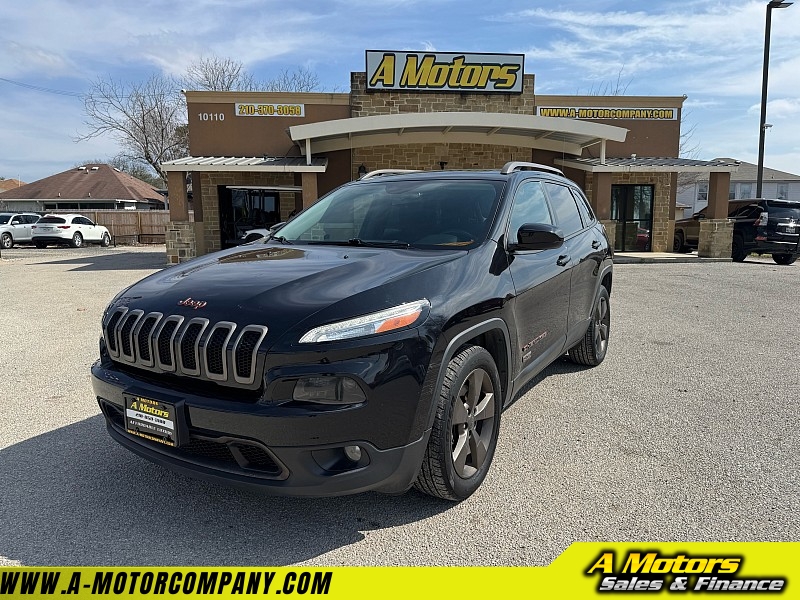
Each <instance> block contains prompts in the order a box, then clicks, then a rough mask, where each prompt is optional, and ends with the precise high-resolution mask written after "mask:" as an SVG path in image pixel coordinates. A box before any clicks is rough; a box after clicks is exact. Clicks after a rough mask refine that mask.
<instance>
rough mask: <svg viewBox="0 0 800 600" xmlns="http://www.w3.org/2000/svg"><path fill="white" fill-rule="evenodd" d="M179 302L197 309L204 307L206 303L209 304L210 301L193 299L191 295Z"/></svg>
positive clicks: (181, 304)
mask: <svg viewBox="0 0 800 600" xmlns="http://www.w3.org/2000/svg"><path fill="white" fill-rule="evenodd" d="M178 304H179V305H180V306H188V307H190V308H193V309H195V310H197V309H198V308H203V307H204V306H205V305H206V304H208V302H206V301H205V300H192V297H191V296H189V297H188V298H187V299H186V300H180V301H178Z"/></svg>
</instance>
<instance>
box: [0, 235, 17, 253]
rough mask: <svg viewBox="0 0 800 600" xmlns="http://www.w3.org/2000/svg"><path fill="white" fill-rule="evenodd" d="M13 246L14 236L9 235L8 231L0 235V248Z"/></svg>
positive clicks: (5, 248) (4, 248)
mask: <svg viewBox="0 0 800 600" xmlns="http://www.w3.org/2000/svg"><path fill="white" fill-rule="evenodd" d="M13 247H14V238H12V237H11V234H10V233H4V234H3V235H0V248H2V249H3V250H8V249H9V248H13Z"/></svg>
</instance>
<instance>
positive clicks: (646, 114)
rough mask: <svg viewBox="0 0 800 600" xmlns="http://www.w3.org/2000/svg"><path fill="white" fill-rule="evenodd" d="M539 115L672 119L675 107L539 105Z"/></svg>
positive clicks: (648, 119) (675, 110)
mask: <svg viewBox="0 0 800 600" xmlns="http://www.w3.org/2000/svg"><path fill="white" fill-rule="evenodd" d="M536 112H537V114H538V115H539V116H540V117H561V118H563V119H628V120H633V121H636V120H644V121H674V120H675V119H677V118H678V110H677V109H676V108H597V107H589V106H539V107H538V108H537V109H536Z"/></svg>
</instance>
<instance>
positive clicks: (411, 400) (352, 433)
mask: <svg viewBox="0 0 800 600" xmlns="http://www.w3.org/2000/svg"><path fill="white" fill-rule="evenodd" d="M403 345H404V344H400V346H403ZM395 347H397V345H395ZM401 354H403V355H405V356H408V355H407V354H406V353H402V352H401ZM411 354H412V355H413V354H414V353H413V352H412V353H411ZM386 357H387V355H386V354H385V353H376V354H371V355H368V356H363V355H362V356H361V357H359V358H358V359H351V360H349V361H341V362H339V363H336V364H333V365H331V364H328V365H326V366H327V367H328V368H329V369H332V370H333V371H335V372H337V373H340V374H341V373H347V372H348V371H349V372H353V371H352V370H351V369H350V368H349V365H350V364H351V363H353V364H355V365H358V368H359V369H360V370H361V372H360V373H359V376H360V377H361V379H360V381H362V383H363V384H364V387H365V388H366V389H367V390H368V391H367V401H366V402H364V403H362V404H358V405H347V406H344V407H341V406H322V405H315V404H310V405H309V406H303V405H298V404H299V403H293V404H292V403H290V404H285V403H284V404H274V403H270V402H269V401H264V400H263V398H262V400H261V401H255V400H254V399H253V398H252V395H251V396H250V397H248V399H246V400H242V401H237V400H236V399H235V398H232V397H230V396H228V397H221V396H215V395H214V390H213V389H212V387H211V384H209V388H208V389H199V390H198V389H195V390H193V391H191V392H190V391H188V390H187V389H182V390H181V391H176V389H175V386H171V385H168V384H165V383H164V382H162V381H157V380H154V379H153V378H151V377H150V374H148V373H140V372H138V371H136V370H130V369H126V368H124V367H122V368H120V366H118V365H117V364H116V363H114V362H111V361H110V360H108V359H103V360H101V361H98V362H96V363H95V364H94V365H93V366H92V385H93V388H94V392H95V396H96V398H97V400H98V403H99V404H100V408H101V410H102V412H103V415H104V416H105V418H106V425H107V428H108V431H109V434H110V435H111V437H112V438H114V439H115V440H116V441H117V442H119V443H120V444H121V445H123V446H124V447H126V448H128V449H129V450H131V451H133V452H135V453H136V454H138V455H140V456H142V457H144V458H147V459H148V460H150V461H152V462H154V463H156V464H159V465H162V466H165V467H168V468H171V469H173V470H175V471H178V472H181V473H184V474H188V475H191V476H195V477H198V478H201V479H205V480H208V481H212V482H215V483H224V484H227V485H234V486H238V487H245V488H249V489H253V490H258V491H262V492H266V493H273V494H283V495H297V496H334V495H342V494H353V493H358V492H364V491H368V490H376V491H381V492H387V493H401V492H403V491H406V490H407V489H408V488H409V487H411V485H412V484H413V482H414V480H415V478H416V475H417V471H418V470H419V466H420V464H421V463H422V458H423V455H424V453H425V448H426V446H427V441H428V437H429V435H430V429H429V428H428V423H427V421H428V419H427V415H429V414H430V402H431V400H430V398H429V396H430V394H426V393H423V387H425V386H423V380H422V379H423V378H421V377H420V374H421V373H425V371H426V369H424V368H422V369H421V368H420V367H419V366H416V367H415V366H413V364H412V363H411V362H410V361H408V360H406V361H403V360H401V361H394V360H387V358H386ZM394 358H397V356H395V357H394ZM417 358H419V357H417ZM426 358H429V356H427V357H426ZM365 360H370V361H372V363H373V364H374V367H375V368H372V369H371V368H365ZM398 362H399V363H400V364H399V365H398ZM392 365H394V366H392ZM320 366H321V365H319V363H317V365H316V369H320ZM378 367H382V370H380V371H379V370H378V369H377V368H378ZM310 368H312V365H309V364H305V365H301V366H294V367H287V366H283V367H281V368H276V369H273V370H272V371H270V372H269V374H268V375H267V376H266V377H265V380H266V381H268V382H269V381H270V379H271V378H272V377H273V375H274V374H275V373H278V374H279V375H280V376H285V375H287V374H290V375H291V373H288V372H290V371H291V372H302V373H305V374H307V373H308V372H309V369H310ZM365 371H366V372H369V373H372V374H373V375H372V376H369V377H368V376H366V375H365ZM387 375H388V377H387ZM428 375H431V374H430V373H428ZM364 377H366V379H364ZM424 379H425V380H426V381H427V379H428V378H424ZM266 389H267V391H269V390H270V389H273V386H272V385H269V384H268V385H267V387H266ZM268 395H269V394H268V393H267V392H265V393H264V396H268ZM129 396H138V397H141V398H149V399H153V400H159V401H162V402H167V403H170V404H172V405H174V407H175V421H176V430H177V433H178V435H177V437H178V440H179V441H180V443H179V445H178V446H177V447H171V446H167V445H165V444H162V443H159V442H156V441H151V440H148V439H143V438H141V437H136V436H135V435H132V434H130V433H128V432H127V431H126V427H125V417H124V412H125V398H126V397H129ZM243 398H244V397H243ZM426 398H428V399H426ZM346 446H359V448H360V449H361V453H362V456H361V458H360V459H359V460H357V461H354V460H352V459H351V458H348V456H347V454H346V453H345V447H346Z"/></svg>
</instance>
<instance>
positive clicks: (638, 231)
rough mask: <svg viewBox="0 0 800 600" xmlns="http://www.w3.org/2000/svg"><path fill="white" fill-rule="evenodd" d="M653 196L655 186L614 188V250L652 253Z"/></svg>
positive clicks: (612, 201) (620, 186)
mask: <svg viewBox="0 0 800 600" xmlns="http://www.w3.org/2000/svg"><path fill="white" fill-rule="evenodd" d="M653 197H654V186H652V185H612V186H611V219H612V220H614V221H616V222H617V224H616V238H615V240H614V250H616V251H618V252H649V251H650V232H651V230H652V229H653Z"/></svg>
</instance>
